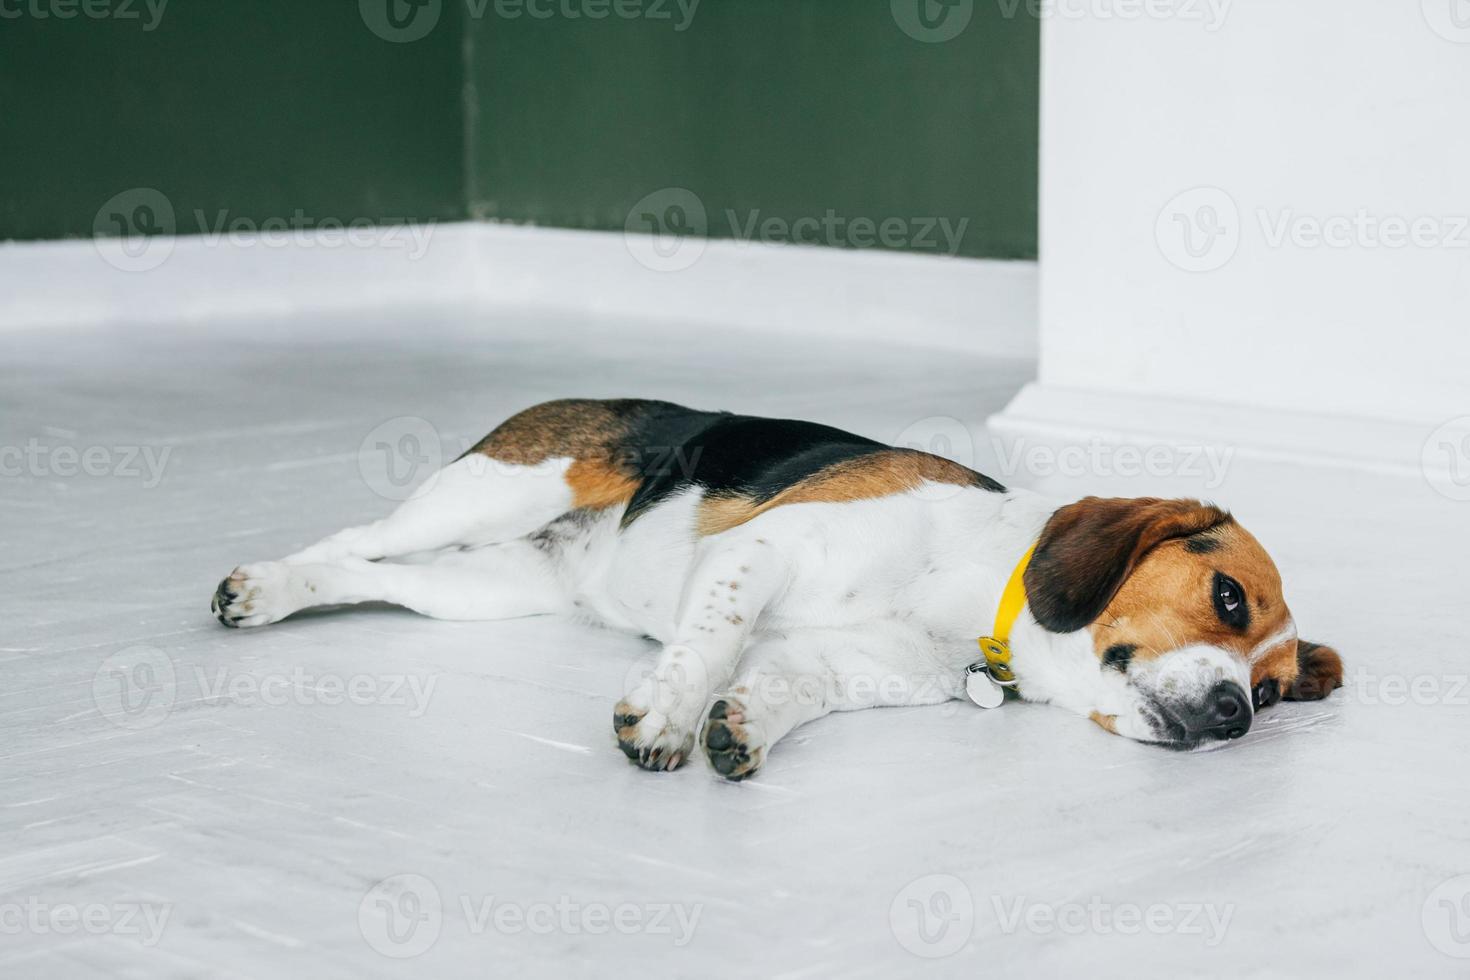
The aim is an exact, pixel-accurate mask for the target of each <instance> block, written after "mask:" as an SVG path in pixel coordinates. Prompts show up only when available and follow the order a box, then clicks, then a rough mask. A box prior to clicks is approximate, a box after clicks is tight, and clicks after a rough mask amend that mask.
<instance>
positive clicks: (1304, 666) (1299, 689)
mask: <svg viewBox="0 0 1470 980" xmlns="http://www.w3.org/2000/svg"><path fill="white" fill-rule="evenodd" d="M1296 663H1297V675H1296V680H1295V681H1293V682H1292V685H1291V687H1290V688H1288V689H1287V691H1286V693H1285V694H1283V695H1282V697H1283V698H1285V699H1286V700H1287V701H1320V700H1321V699H1322V698H1325V697H1327V695H1329V694H1331V693H1332V692H1333V691H1335V690H1337V689H1338V688H1339V687H1342V658H1341V657H1339V656H1338V655H1337V651H1336V650H1334V649H1332V648H1331V647H1324V646H1323V645H1322V644H1320V643H1312V642H1311V641H1310V640H1297V641H1296Z"/></svg>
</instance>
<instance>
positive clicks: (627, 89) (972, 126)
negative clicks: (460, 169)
mask: <svg viewBox="0 0 1470 980" xmlns="http://www.w3.org/2000/svg"><path fill="white" fill-rule="evenodd" d="M917 2H919V0H910V4H909V5H910V7H911V8H912V7H914V6H916V5H917ZM922 2H924V3H932V2H933V0H922ZM1025 6H1026V5H1025V4H1020V5H1018V8H1019V9H1020V10H1021V11H1024V9H1025ZM667 7H668V8H669V9H670V10H671V12H672V15H673V16H672V17H671V19H669V20H655V19H651V18H648V17H642V18H627V17H624V18H619V17H613V16H610V17H608V18H606V19H604V20H589V19H586V18H580V19H576V20H570V19H566V18H554V19H546V20H537V19H533V18H531V17H528V16H521V17H518V18H515V19H506V18H486V19H484V20H479V21H472V22H471V25H470V27H471V30H472V31H473V32H474V34H473V36H474V39H475V45H476V57H475V59H474V62H473V65H474V77H475V80H476V83H477V88H478V94H479V106H480V111H479V118H478V125H477V126H476V127H475V129H474V132H473V136H472V146H473V149H474V151H475V159H476V166H475V171H474V174H473V175H472V180H471V186H472V190H473V194H474V197H473V205H474V209H475V213H476V214H480V215H484V216H487V217H495V218H505V219H510V220H514V221H534V222H536V223H538V224H548V225H558V226H565V227H572V228H605V229H621V228H622V227H624V221H625V219H626V217H627V214H628V211H629V208H630V207H631V206H632V205H634V204H635V203H636V202H637V201H639V199H640V198H643V197H644V196H645V195H647V194H650V193H653V192H656V191H658V190H660V189H662V188H665V187H682V188H687V189H688V190H690V191H692V192H693V193H694V194H695V195H697V197H698V199H699V200H700V201H701V202H702V203H703V204H704V207H705V211H706V216H707V225H708V229H709V233H710V234H711V235H713V236H718V237H730V236H731V235H732V234H733V233H734V232H735V230H736V229H743V228H747V227H749V226H750V222H751V219H752V217H755V218H756V219H757V225H759V223H760V222H764V221H765V220H766V219H767V218H770V217H775V218H778V219H780V220H781V221H782V222H784V223H785V224H786V225H788V226H790V225H792V224H794V222H795V221H796V220H797V219H799V218H803V217H806V218H822V219H825V218H826V216H827V212H828V211H829V210H830V211H832V212H835V217H836V218H838V219H846V220H847V221H852V220H854V219H859V218H866V219H868V220H869V221H871V222H873V223H875V224H878V223H881V222H883V221H884V220H888V219H895V218H896V219H899V220H900V221H902V222H904V223H905V224H906V225H907V237H908V238H909V239H916V238H919V237H920V233H921V232H922V230H923V224H924V221H923V220H922V219H926V218H928V219H939V218H947V219H949V226H950V228H952V229H957V228H958V227H959V225H960V222H961V221H963V220H964V219H968V224H967V225H966V226H965V234H964V237H963V241H962V244H961V248H960V252H961V253H962V254H965V255H972V256H992V257H1005V258H1033V257H1035V255H1036V159H1037V157H1036V144H1037V80H1038V43H1039V34H1038V30H1037V22H1036V20H1035V19H1033V18H1030V17H1027V16H1025V14H1024V13H1021V14H1019V15H1018V16H1017V17H1015V18H1012V19H1006V18H1005V17H1003V16H1002V15H1001V13H1000V10H1001V9H1002V8H1001V6H1000V5H998V4H995V3H992V2H989V0H980V2H979V3H978V4H976V6H975V9H974V16H973V19H972V20H971V22H970V23H969V24H968V25H967V26H966V27H965V29H964V30H963V31H962V32H961V33H960V34H959V35H958V36H956V37H954V38H953V39H951V40H948V41H945V42H942V43H925V42H921V41H918V40H915V39H914V38H912V37H910V36H908V35H907V34H905V33H904V32H903V31H902V30H900V29H899V27H898V23H897V21H896V19H895V17H894V13H893V11H892V9H890V3H889V0H703V2H702V3H699V4H698V5H697V7H696V8H695V11H694V15H693V17H692V18H690V19H689V20H688V26H687V27H686V28H685V29H684V30H682V31H681V30H678V29H677V25H678V24H679V23H680V15H679V8H678V7H677V6H675V4H674V0H669V3H668V4H667ZM645 9H648V8H647V6H646V4H645ZM731 211H733V212H734V215H733V221H732V218H731V215H730V214H729V213H728V212H731ZM732 224H734V225H735V226H736V229H732V228H731V225H732ZM809 226H810V222H808V227H809ZM779 227H780V226H779V225H778V226H777V228H778V229H779ZM934 232H935V234H934V237H936V238H937V239H939V242H938V246H939V247H937V248H930V249H926V250H929V251H941V252H942V251H946V248H945V247H944V243H943V240H942V235H940V234H939V229H938V228H935V229H934ZM817 237H818V238H819V239H820V240H822V241H829V240H832V239H841V238H842V237H844V236H843V235H842V234H841V233H840V232H838V233H831V234H829V233H827V232H826V231H822V232H819V233H818V234H817ZM833 243H834V244H842V242H841V241H840V240H839V241H834V242H833ZM919 247H923V246H922V243H920V246H919Z"/></svg>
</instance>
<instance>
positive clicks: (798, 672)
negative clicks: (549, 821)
mask: <svg viewBox="0 0 1470 980" xmlns="http://www.w3.org/2000/svg"><path fill="white" fill-rule="evenodd" d="M366 601H386V602H390V603H396V604H398V605H402V606H406V607H408V608H410V609H413V610H416V611H418V612H420V613H422V614H424V615H427V616H433V617H436V618H440V619H460V620H477V619H479V620H490V619H504V618H509V617H517V616H531V615H537V614H546V613H563V614H569V615H580V616H583V617H586V618H588V619H591V620H594V621H596V622H599V623H602V624H605V625H607V626H611V627H615V628H619V629H625V630H631V631H633V632H635V633H641V634H644V635H646V636H648V637H650V638H652V639H654V640H656V641H657V642H658V643H660V644H661V645H662V649H661V652H660V653H659V656H658V661H657V664H656V666H655V667H654V668H653V669H652V670H651V671H649V672H648V673H647V674H645V675H644V676H643V677H641V678H640V679H637V680H636V681H635V682H631V683H630V686H631V688H632V689H631V690H628V691H626V692H624V695H625V696H624V697H623V699H622V700H621V701H620V702H618V704H617V706H616V708H615V709H614V712H613V729H614V732H615V734H616V738H617V744H618V745H619V746H620V747H621V748H622V750H623V752H624V753H625V754H626V755H627V756H628V758H629V759H631V760H633V762H635V763H637V764H638V765H639V766H642V767H643V768H645V769H654V770H669V769H675V768H678V767H679V766H680V765H681V764H682V763H684V762H685V761H686V760H688V759H689V758H690V756H691V754H692V753H693V750H694V746H695V743H696V741H698V743H699V744H700V746H701V747H702V749H703V751H704V753H705V754H706V755H707V756H708V758H709V759H710V761H711V763H712V764H713V766H714V768H715V769H716V770H717V771H718V772H719V773H721V774H722V775H724V776H725V777H727V778H730V779H742V778H744V777H746V776H749V775H751V774H752V773H754V772H755V771H756V770H757V769H759V768H760V766H761V764H762V763H763V762H764V761H765V759H766V756H767V754H768V753H769V752H770V751H771V749H772V748H773V747H774V746H775V744H776V743H777V742H778V741H780V739H781V738H782V737H783V736H784V735H786V733H788V732H790V731H791V730H792V729H794V728H796V727H797V726H798V725H801V724H804V723H806V722H809V721H812V720H813V719H816V718H820V717H822V716H823V715H825V714H827V713H828V712H831V711H844V710H850V709H854V708H867V707H873V706H878V705H919V704H933V703H937V702H941V701H945V700H949V699H952V698H958V697H963V696H965V694H966V693H967V692H968V693H969V694H970V695H971V696H972V697H974V699H975V700H976V701H977V702H979V703H982V704H986V705H994V704H998V703H999V702H1000V701H1001V700H1003V699H1004V692H1003V691H1002V690H1001V688H1002V687H1011V688H1014V691H1015V693H1016V694H1017V695H1019V696H1020V697H1021V698H1024V699H1025V700H1028V701H1042V702H1049V703H1052V704H1055V705H1059V706H1061V707H1063V708H1066V709H1068V710H1070V711H1073V712H1076V713H1077V714H1080V715H1082V716H1084V717H1088V718H1091V719H1092V720H1093V721H1095V722H1096V723H1097V724H1099V725H1100V726H1102V727H1103V728H1105V729H1106V730H1107V731H1109V732H1113V733H1115V734H1118V735H1123V736H1126V737H1128V738H1132V739H1137V740H1139V741H1142V742H1152V743H1156V744H1159V745H1164V746H1167V747H1169V748H1174V749H1197V748H1206V747H1212V746H1218V745H1220V744H1223V743H1224V741H1226V740H1229V739H1234V738H1239V737H1240V736H1242V735H1244V734H1245V733H1246V731H1247V730H1248V729H1249V728H1250V726H1251V722H1252V720H1253V719H1254V716H1255V712H1257V711H1259V710H1261V709H1263V708H1266V707H1268V706H1270V705H1271V704H1274V703H1275V702H1276V701H1277V700H1279V699H1281V698H1286V699H1288V700H1305V699H1317V698H1322V697H1325V696H1327V694H1329V693H1330V692H1331V691H1332V690H1333V689H1334V688H1336V687H1338V686H1340V684H1341V679H1342V662H1341V660H1340V659H1339V658H1338V655H1337V654H1336V653H1335V652H1333V651H1332V650H1330V649H1328V648H1326V647H1323V646H1319V645H1318V644H1315V643H1309V642H1307V641H1305V640H1301V639H1299V638H1298V636H1297V627H1296V622H1295V620H1294V619H1293V618H1292V615H1291V611H1290V610H1289V609H1288V608H1287V605H1286V600H1285V599H1284V598H1283V596H1282V591H1281V577H1280V575H1279V574H1278V573H1277V571H1276V566H1275V565H1274V564H1273V563H1272V561H1271V558H1270V556H1268V555H1267V554H1266V552H1265V550H1264V549H1263V548H1262V547H1261V545H1260V544H1259V543H1258V542H1257V541H1256V539H1255V538H1254V537H1252V536H1251V535H1250V533H1249V532H1247V531H1246V529H1245V528H1243V527H1241V526H1240V525H1239V524H1238V523H1236V521H1235V520H1234V519H1233V518H1232V517H1231V516H1230V515H1229V514H1228V513H1226V512H1225V511H1223V510H1220V509H1218V508H1216V507H1213V506H1210V505H1208V504H1204V503H1200V502H1198V501H1195V500H1161V499H1155V498H1142V499H1101V498H1097V497H1088V498H1086V499H1084V500H1081V501H1077V502H1076V503H1069V504H1065V505H1061V506H1059V505H1058V504H1057V503H1055V502H1051V501H1047V500H1045V499H1043V498H1042V497H1041V496H1039V495H1037V494H1034V493H1031V492H1028V491H1025V490H1014V489H1007V488H1006V487H1003V486H1001V485H1000V484H999V483H997V482H995V481H994V480H992V479H990V478H988V477H985V476H982V475H981V474H979V473H976V472H974V471H973V470H970V469H967V468H966V467H964V466H961V465H959V464H958V463H954V462H951V461H950V460H947V459H943V458H941V457H938V456H933V455H930V454H928V453H924V452H919V451H917V450H913V449H898V448H893V447H890V446H886V445H883V444H882V443H878V442H874V441H872V440H870V439H865V438H863V437H861V436H856V435H852V434H850V433H847V432H843V431H841V430H839V429H834V428H831V427H828V426H825V425H817V424H814V423H810V422H799V421H787V420H777V419H765V418H756V417H752V416H745V415H733V414H729V413H726V412H704V411H696V410H693V409H689V408H684V407H682V406H679V405H673V404H670V403H667V402H660V401H641V400H617V401H593V400H580V399H578V400H565V401H553V402H547V403H545V404H542V405H537V406H535V407H534V408H530V409H527V410H526V411H524V412H521V413H520V414H519V415H516V416H514V417H513V418H511V419H510V420H508V421H507V422H505V423H504V424H503V425H501V426H500V427H499V428H497V429H496V430H495V431H494V432H491V433H490V434H489V435H488V436H486V437H485V438H484V439H483V440H481V441H480V442H479V443H478V444H477V445H475V446H474V447H473V448H472V449H471V450H469V451H468V452H466V453H465V454H464V455H463V456H462V457H460V458H459V459H458V460H456V461H455V462H453V463H451V464H449V465H448V466H445V467H444V468H443V469H441V470H439V471H437V472H436V473H435V474H434V475H433V476H432V477H431V478H430V479H429V480H428V481H427V482H425V483H424V484H423V485H422V486H420V487H419V488H417V489H416V491H415V492H414V493H413V495H412V496H411V497H410V498H409V499H408V500H407V501H405V502H404V503H403V504H402V505H400V506H399V507H398V509H397V510H396V511H394V512H393V513H392V514H391V515H389V516H388V517H386V518H384V519H383V520H380V521H377V522H375V523H372V524H367V525H364V526H361V527H353V528H348V529H347V530H344V531H341V532H338V533H337V534H334V535H332V536H330V537H328V538H326V539H324V540H322V541H321V542H319V543H317V544H314V545H312V546H311V547H309V548H307V549H306V550H304V551H300V552H298V553H296V554H294V555H291V556H289V557H287V558H285V559H283V560H281V561H275V562H265V563H260V564H251V565H242V566H240V567H239V568H237V569H236V570H235V571H234V572H233V573H232V574H231V575H230V576H229V577H228V578H226V579H225V580H224V581H223V582H221V583H220V585H219V588H218V590H217V591H216V592H215V595H214V600H213V610H214V612H215V614H216V615H217V616H218V618H219V620H220V622H222V623H224V624H225V625H226V626H232V627H256V626H264V625H265V624H267V623H274V622H276V621H277V620H280V619H282V618H284V617H286V616H289V615H291V614H292V613H295V612H297V611H299V610H302V609H305V608H308V607H311V606H323V605H336V604H342V603H357V602H366ZM977 640H980V644H979V646H978V647H977Z"/></svg>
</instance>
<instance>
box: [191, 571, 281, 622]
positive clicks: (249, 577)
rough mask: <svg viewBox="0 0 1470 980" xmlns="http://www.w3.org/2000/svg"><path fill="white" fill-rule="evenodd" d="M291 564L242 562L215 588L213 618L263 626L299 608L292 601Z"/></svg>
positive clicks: (212, 603) (211, 605)
mask: <svg viewBox="0 0 1470 980" xmlns="http://www.w3.org/2000/svg"><path fill="white" fill-rule="evenodd" d="M292 587H293V582H292V573H291V569H290V566H287V565H284V564H282V563H281V562H261V563H259V564H255V565H241V566H240V567H239V568H237V569H235V570H234V571H233V572H231V573H230V575H229V577H228V578H226V579H225V580H224V581H222V582H220V584H219V587H218V588H217V589H215V590H214V598H213V599H211V600H210V603H209V608H210V611H211V612H213V613H214V615H215V618H216V619H218V620H219V621H220V622H221V623H223V624H224V625H226V626H229V627H232V628H235V629H248V628H250V627H252V626H265V625H266V624H268V623H274V622H276V621H278V620H281V619H285V618H286V617H287V616H289V615H291V614H292V613H293V612H295V611H296V610H297V608H299V605H298V604H295V603H293V602H292V601H291V591H292Z"/></svg>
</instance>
